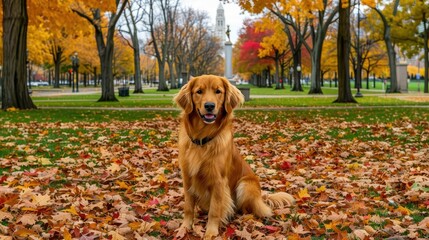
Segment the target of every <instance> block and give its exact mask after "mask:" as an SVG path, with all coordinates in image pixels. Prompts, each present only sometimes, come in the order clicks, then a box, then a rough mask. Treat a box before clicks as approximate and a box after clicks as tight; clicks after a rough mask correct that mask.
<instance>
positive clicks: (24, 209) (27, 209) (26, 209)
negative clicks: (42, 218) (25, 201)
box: [21, 207, 37, 212]
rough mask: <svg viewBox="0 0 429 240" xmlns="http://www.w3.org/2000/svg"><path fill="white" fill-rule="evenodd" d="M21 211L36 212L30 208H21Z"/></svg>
mask: <svg viewBox="0 0 429 240" xmlns="http://www.w3.org/2000/svg"><path fill="white" fill-rule="evenodd" d="M21 211H31V212H37V209H36V208H30V207H23V208H21Z"/></svg>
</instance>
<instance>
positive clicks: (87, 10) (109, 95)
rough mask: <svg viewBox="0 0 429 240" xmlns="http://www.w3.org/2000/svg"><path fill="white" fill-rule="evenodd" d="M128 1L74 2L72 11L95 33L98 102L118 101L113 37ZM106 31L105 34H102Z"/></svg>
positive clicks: (95, 0)
mask: <svg viewBox="0 0 429 240" xmlns="http://www.w3.org/2000/svg"><path fill="white" fill-rule="evenodd" d="M127 3H128V0H115V1H98V0H87V1H84V2H83V1H82V2H81V1H74V2H73V3H72V6H71V8H72V11H73V12H75V13H76V14H77V15H79V16H80V17H82V18H83V19H85V20H87V21H88V22H89V24H90V25H91V26H93V28H94V31H95V39H96V42H97V49H98V55H99V59H100V65H101V81H102V84H101V98H100V99H99V100H98V101H118V99H117V98H116V97H115V89H114V82H113V68H112V64H113V56H114V36H115V31H116V24H117V22H118V20H119V17H120V16H121V14H122V13H123V12H124V9H125V7H126V5H127ZM103 29H107V33H105V32H103Z"/></svg>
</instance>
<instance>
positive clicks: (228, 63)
mask: <svg viewBox="0 0 429 240" xmlns="http://www.w3.org/2000/svg"><path fill="white" fill-rule="evenodd" d="M225 33H226V36H227V38H228V39H227V40H226V42H225V77H226V78H227V79H228V80H230V81H231V80H232V78H233V75H232V42H231V39H230V33H231V30H230V29H229V25H228V26H227V29H226V32H225Z"/></svg>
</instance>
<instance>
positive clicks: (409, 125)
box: [0, 89, 429, 239]
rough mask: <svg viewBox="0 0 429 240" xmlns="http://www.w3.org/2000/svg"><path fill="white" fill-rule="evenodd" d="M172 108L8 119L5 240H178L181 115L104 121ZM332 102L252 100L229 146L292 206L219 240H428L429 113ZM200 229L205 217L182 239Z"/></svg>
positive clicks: (385, 103)
mask: <svg viewBox="0 0 429 240" xmlns="http://www.w3.org/2000/svg"><path fill="white" fill-rule="evenodd" d="M251 91H253V92H255V91H257V90H254V89H252V90H251ZM262 91H263V90H261V92H262ZM272 91H274V90H272ZM172 94H174V91H170V92H168V93H156V92H153V93H147V94H146V95H145V94H143V95H134V94H132V95H131V96H130V97H127V98H120V102H118V103H97V102H96V100H97V99H98V97H99V95H97V94H92V95H74V96H61V97H50V98H46V97H34V98H33V99H34V100H35V102H36V104H37V105H38V106H39V107H42V109H39V110H29V111H9V112H5V111H2V112H0V122H1V125H0V238H3V237H4V238H6V237H12V238H13V239H35V238H46V239H48V238H52V239H60V238H61V239H62V238H67V239H71V238H82V239H84V238H91V239H94V238H99V239H101V238H103V239H104V238H115V239H139V238H140V239H141V238H143V239H172V238H173V237H174V235H175V232H174V231H175V229H177V228H178V226H179V225H180V223H181V221H182V217H183V209H182V205H183V197H182V194H181V192H182V190H181V186H182V180H181V178H180V171H179V167H178V163H177V156H178V149H177V131H178V120H177V117H178V115H179V111H177V110H159V111H155V110H142V109H140V108H139V109H135V110H127V109H120V108H119V109H115V110H109V109H107V107H130V108H136V107H148V106H156V107H167V106H168V107H171V106H173V105H172V103H171V98H172ZM261 95H264V94H262V93H261ZM331 102H332V98H331V97H330V96H329V97H319V98H313V97H301V96H297V97H288V98H269V99H267V98H254V99H252V100H251V101H250V102H246V103H245V107H249V108H244V109H241V110H238V111H236V113H235V115H236V119H235V125H234V126H235V141H236V144H237V145H238V148H239V150H240V152H241V154H242V156H243V158H244V159H245V160H246V161H247V162H248V163H249V164H250V165H251V167H252V169H253V170H254V171H255V172H256V173H257V174H258V176H259V177H260V181H261V186H262V189H263V190H264V191H265V192H279V191H287V192H288V193H290V194H292V195H293V196H294V197H295V198H296V200H297V204H296V206H293V207H284V208H280V209H276V210H275V213H276V214H275V216H274V217H272V218H268V219H259V218H256V217H253V216H251V215H246V214H241V213H237V214H236V215H234V217H232V218H231V220H230V221H229V223H228V224H226V225H225V226H223V227H222V228H221V229H220V234H221V236H222V237H223V238H233V239H242V238H244V239H245V238H250V236H253V237H252V238H262V239H265V238H272V239H279V238H282V237H284V236H287V237H289V238H291V239H299V238H308V239H334V238H341V239H342V238H350V239H365V237H367V238H372V239H385V238H389V237H396V238H429V229H428V223H429V217H428V216H429V211H428V209H429V184H428V174H429V164H428V161H427V160H428V157H427V156H429V131H428V129H429V108H426V107H414V106H415V105H418V104H425V103H420V102H410V101H406V100H401V99H398V98H385V97H383V96H365V97H364V98H361V99H359V102H360V103H359V105H358V106H355V105H353V104H352V105H350V104H348V105H346V106H345V107H347V108H327V107H330V106H337V105H334V104H332V103H331ZM408 105H412V106H408ZM44 106H46V107H47V106H51V107H52V106H61V107H94V106H102V107H104V108H105V109H103V108H100V109H99V108H97V109H55V108H45V109H43V107H44ZM266 106H280V107H288V106H291V107H297V106H316V107H311V108H299V109H293V108H284V109H281V110H279V109H277V110H273V109H270V108H267V109H263V108H264V107H266ZM339 106H344V105H339ZM360 106H370V107H367V108H361V107H360ZM398 106H400V107H398ZM251 107H258V109H259V110H254V109H252V108H251ZM349 107H351V108H349ZM206 223H207V215H206V214H204V213H199V214H197V217H196V220H195V223H194V225H195V227H194V230H193V231H192V232H190V233H188V237H189V238H191V239H197V238H200V237H201V236H202V234H203V229H204V228H205V225H206ZM6 239H7V238H6Z"/></svg>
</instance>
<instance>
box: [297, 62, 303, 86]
mask: <svg viewBox="0 0 429 240" xmlns="http://www.w3.org/2000/svg"><path fill="white" fill-rule="evenodd" d="M301 70H302V69H301V65H299V64H298V66H296V71H297V72H298V81H299V83H301Z"/></svg>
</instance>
